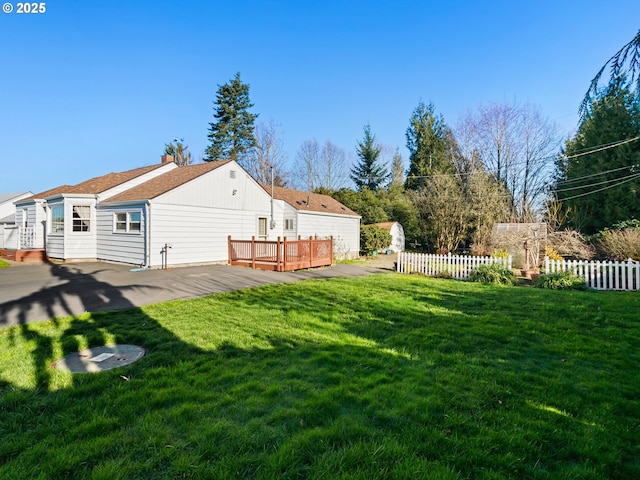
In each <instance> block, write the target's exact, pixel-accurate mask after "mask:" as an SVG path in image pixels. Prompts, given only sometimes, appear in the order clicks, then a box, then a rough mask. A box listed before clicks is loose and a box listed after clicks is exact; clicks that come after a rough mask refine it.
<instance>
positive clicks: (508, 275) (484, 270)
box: [469, 263, 516, 285]
mask: <svg viewBox="0 0 640 480" xmlns="http://www.w3.org/2000/svg"><path fill="white" fill-rule="evenodd" d="M469 280H471V281H472V282H481V283H495V284H498V285H514V284H515V283H516V276H515V274H514V273H513V272H512V271H511V270H509V269H508V268H505V267H503V266H502V265H499V264H497V263H493V264H491V265H480V266H479V267H478V268H476V269H475V270H472V271H471V273H470V274H469Z"/></svg>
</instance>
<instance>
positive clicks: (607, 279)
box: [544, 257, 640, 290]
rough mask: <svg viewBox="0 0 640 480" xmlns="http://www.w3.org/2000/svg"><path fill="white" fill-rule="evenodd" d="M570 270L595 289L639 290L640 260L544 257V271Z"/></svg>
mask: <svg viewBox="0 0 640 480" xmlns="http://www.w3.org/2000/svg"><path fill="white" fill-rule="evenodd" d="M565 270H571V271H572V272H573V273H575V274H576V275H578V276H580V277H582V278H584V280H585V282H587V285H588V286H589V287H591V288H595V289H597V290H640V262H634V261H633V260H631V259H629V260H627V261H626V262H611V261H610V262H587V261H584V260H549V258H548V257H545V259H544V271H545V273H555V272H563V271H565Z"/></svg>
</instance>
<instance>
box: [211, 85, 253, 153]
mask: <svg viewBox="0 0 640 480" xmlns="http://www.w3.org/2000/svg"><path fill="white" fill-rule="evenodd" d="M214 105H215V113H214V115H213V116H214V118H215V121H214V122H212V123H210V124H209V135H208V137H209V141H210V144H209V146H208V147H207V149H206V150H205V155H206V158H205V160H206V161H208V162H211V161H214V160H228V159H230V160H236V161H238V160H240V159H242V157H243V156H244V155H245V154H247V153H248V151H249V149H250V148H252V147H255V146H256V139H255V135H254V122H255V120H256V118H257V117H258V115H257V114H252V113H250V112H249V109H250V108H251V107H253V103H251V102H250V101H249V85H247V84H246V83H242V81H241V80H240V73H237V74H236V76H235V77H234V78H233V80H231V81H230V82H229V83H225V84H224V85H222V86H219V87H218V92H217V93H216V100H215V102H214Z"/></svg>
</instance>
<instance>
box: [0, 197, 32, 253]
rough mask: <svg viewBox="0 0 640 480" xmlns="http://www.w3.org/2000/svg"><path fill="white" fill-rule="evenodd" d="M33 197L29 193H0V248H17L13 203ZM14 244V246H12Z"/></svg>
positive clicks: (14, 207)
mask: <svg viewBox="0 0 640 480" xmlns="http://www.w3.org/2000/svg"><path fill="white" fill-rule="evenodd" d="M31 195H33V193H31V192H19V193H0V248H5V243H6V244H7V245H6V247H13V248H17V233H15V234H14V232H16V230H17V228H16V206H15V204H14V202H17V201H18V200H22V199H23V198H27V197H30V196H31ZM13 243H15V245H12V244H13Z"/></svg>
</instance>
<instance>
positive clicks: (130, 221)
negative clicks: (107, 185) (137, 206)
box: [113, 210, 142, 235]
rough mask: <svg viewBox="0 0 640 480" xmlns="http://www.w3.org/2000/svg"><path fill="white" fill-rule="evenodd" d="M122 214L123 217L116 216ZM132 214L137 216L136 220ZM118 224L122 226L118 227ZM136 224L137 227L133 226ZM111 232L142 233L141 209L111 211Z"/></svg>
mask: <svg viewBox="0 0 640 480" xmlns="http://www.w3.org/2000/svg"><path fill="white" fill-rule="evenodd" d="M119 215H120V216H122V215H124V219H122V218H121V217H120V218H119V217H118V216H119ZM134 216H137V217H138V219H137V220H136V219H135V218H134ZM118 225H123V226H124V228H120V229H119V228H118ZM136 225H137V227H138V228H134V227H135V226H136ZM113 233H122V234H128V235H140V233H142V211H141V210H127V211H120V212H113Z"/></svg>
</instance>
